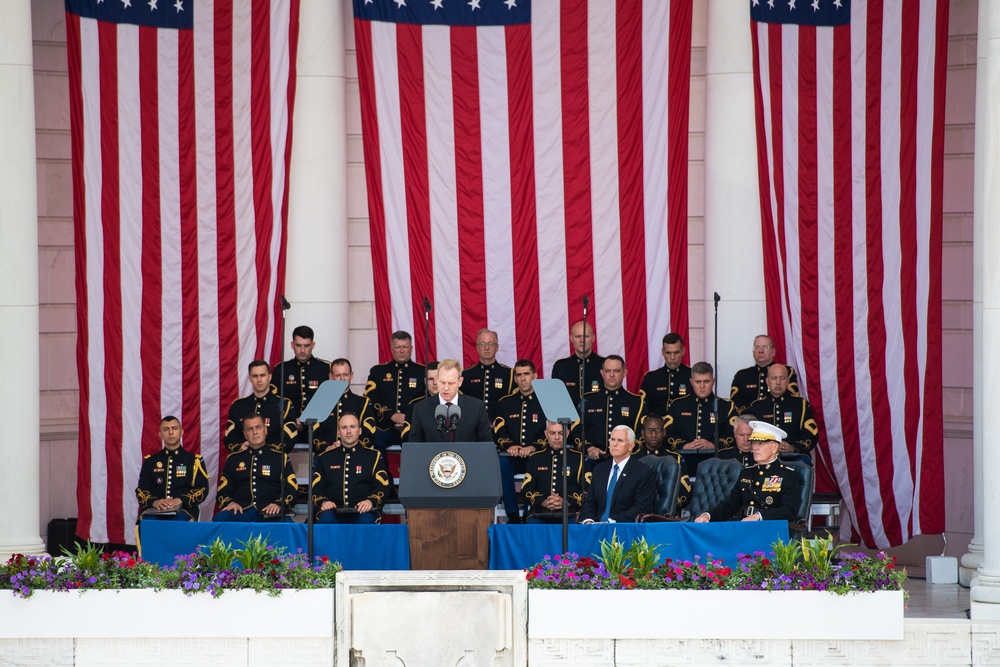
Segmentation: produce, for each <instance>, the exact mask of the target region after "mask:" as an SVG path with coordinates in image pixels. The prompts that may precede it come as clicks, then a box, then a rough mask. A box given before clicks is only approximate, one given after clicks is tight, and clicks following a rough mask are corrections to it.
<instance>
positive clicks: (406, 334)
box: [392, 329, 413, 342]
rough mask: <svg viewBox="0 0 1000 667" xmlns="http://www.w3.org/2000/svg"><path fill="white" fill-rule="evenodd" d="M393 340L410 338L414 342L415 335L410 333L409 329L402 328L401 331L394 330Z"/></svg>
mask: <svg viewBox="0 0 1000 667" xmlns="http://www.w3.org/2000/svg"><path fill="white" fill-rule="evenodd" d="M392 340H408V341H411V342H412V341H413V336H411V335H410V332H409V331H403V330H402V329H400V330H399V331H393V332H392Z"/></svg>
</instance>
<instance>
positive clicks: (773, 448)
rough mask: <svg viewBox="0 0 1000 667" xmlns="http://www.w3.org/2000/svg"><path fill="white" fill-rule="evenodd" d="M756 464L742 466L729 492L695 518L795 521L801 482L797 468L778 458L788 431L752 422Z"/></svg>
mask: <svg viewBox="0 0 1000 667" xmlns="http://www.w3.org/2000/svg"><path fill="white" fill-rule="evenodd" d="M751 426H752V427H753V433H751V435H750V440H751V442H752V443H753V458H754V465H751V466H749V467H747V468H744V469H743V472H742V473H740V478H739V480H737V482H736V485H735V486H733V490H732V491H730V493H729V495H728V496H726V498H725V499H723V500H722V502H720V503H719V504H718V505H716V506H715V507H713V508H711V509H710V510H708V511H707V512H702V513H701V514H699V515H698V516H697V517H695V521H696V522H697V523H705V522H706V521H735V520H740V521H770V520H780V519H785V520H786V521H795V520H796V519H798V518H799V517H797V516H796V513H797V511H798V505H799V501H800V498H801V495H802V494H801V491H800V490H801V488H802V482H801V481H800V478H799V475H798V473H797V472H796V471H795V469H794V468H791V467H789V466H786V465H784V464H783V463H781V461H779V460H778V442H779V441H781V440H784V439H785V437H786V434H785V432H784V431H782V430H781V429H780V428H778V427H776V426H773V425H771V424H768V423H766V422H760V421H755V422H751Z"/></svg>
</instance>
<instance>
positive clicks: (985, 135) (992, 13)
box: [969, 0, 1000, 620]
mask: <svg viewBox="0 0 1000 667" xmlns="http://www.w3.org/2000/svg"><path fill="white" fill-rule="evenodd" d="M984 5H985V7H983V6H984ZM983 42H985V54H984V57H983V58H981V59H979V60H978V62H977V66H978V67H980V68H982V69H983V70H985V74H984V76H983V77H982V78H978V79H977V84H980V83H981V84H982V86H979V85H977V87H976V96H977V98H985V99H982V102H981V104H982V106H983V107H984V108H983V109H982V118H980V115H979V113H978V112H979V107H978V106H977V109H976V110H977V117H976V121H977V123H976V144H975V159H976V170H977V171H976V173H977V174H980V173H981V174H982V187H981V188H980V189H979V190H977V193H979V194H980V195H981V196H980V197H978V198H977V199H976V200H975V204H974V205H975V206H976V207H977V210H976V220H977V222H981V229H982V269H981V274H982V297H983V317H982V331H983V336H982V340H983V346H982V347H983V363H982V368H983V370H982V389H983V391H982V394H983V405H997V402H998V401H1000V345H995V344H994V343H997V342H1000V0H982V1H981V3H980V12H979V48H980V49H983V48H984V44H983ZM980 53H982V51H980ZM980 120H985V122H984V123H982V124H981V125H980V123H979V121H980ZM980 164H982V166H981V167H980ZM980 211H981V213H980ZM977 416H978V415H977ZM982 443H983V444H982V464H981V465H980V466H977V467H979V468H980V469H981V470H984V471H987V470H988V471H993V472H995V471H997V470H1000V432H998V431H997V429H995V428H989V429H987V428H984V429H983V436H982ZM977 518H978V517H977ZM981 537H982V541H983V557H982V565H981V566H980V569H979V577H978V578H977V579H976V581H975V583H974V585H973V586H972V590H971V592H970V595H969V597H970V600H971V603H972V610H971V616H972V619H973V620H1000V476H997V475H996V474H984V475H982V533H981Z"/></svg>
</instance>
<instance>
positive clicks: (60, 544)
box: [45, 517, 77, 556]
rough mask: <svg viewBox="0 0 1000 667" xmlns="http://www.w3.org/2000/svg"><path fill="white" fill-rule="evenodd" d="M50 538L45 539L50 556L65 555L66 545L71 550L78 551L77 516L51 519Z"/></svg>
mask: <svg viewBox="0 0 1000 667" xmlns="http://www.w3.org/2000/svg"><path fill="white" fill-rule="evenodd" d="M48 533H49V534H48V539H47V540H46V541H45V550H46V551H48V552H49V555H50V556H63V555H65V554H64V553H63V548H64V547H65V548H66V549H68V550H69V551H71V552H76V543H77V539H76V518H75V517H74V518H72V519H52V520H51V521H49V531H48Z"/></svg>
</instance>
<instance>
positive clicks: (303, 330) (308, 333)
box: [292, 324, 316, 340]
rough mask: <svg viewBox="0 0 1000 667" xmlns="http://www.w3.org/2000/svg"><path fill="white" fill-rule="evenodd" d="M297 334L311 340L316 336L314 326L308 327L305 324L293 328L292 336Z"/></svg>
mask: <svg viewBox="0 0 1000 667" xmlns="http://www.w3.org/2000/svg"><path fill="white" fill-rule="evenodd" d="M296 336H298V337H299V338H308V339H309V340H312V339H314V338H316V334H315V333H314V332H313V330H312V327H307V326H306V325H304V324H300V325H299V326H297V327H295V328H294V329H292V338H295V337H296Z"/></svg>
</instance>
